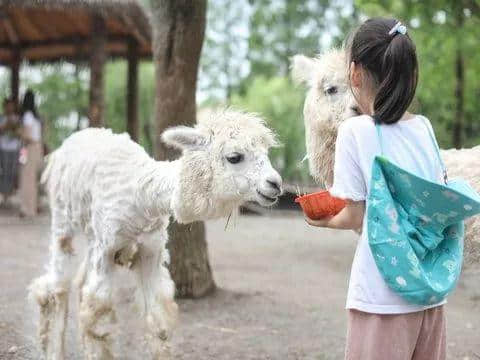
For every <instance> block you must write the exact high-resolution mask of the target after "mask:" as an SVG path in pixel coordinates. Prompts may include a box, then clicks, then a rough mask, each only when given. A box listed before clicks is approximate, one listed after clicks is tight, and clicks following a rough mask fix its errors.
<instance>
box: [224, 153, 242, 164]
mask: <svg viewBox="0 0 480 360" xmlns="http://www.w3.org/2000/svg"><path fill="white" fill-rule="evenodd" d="M227 160H228V162H229V163H230V164H238V163H239V162H241V161H242V160H243V155H242V154H239V153H233V154H230V155H228V156H227Z"/></svg>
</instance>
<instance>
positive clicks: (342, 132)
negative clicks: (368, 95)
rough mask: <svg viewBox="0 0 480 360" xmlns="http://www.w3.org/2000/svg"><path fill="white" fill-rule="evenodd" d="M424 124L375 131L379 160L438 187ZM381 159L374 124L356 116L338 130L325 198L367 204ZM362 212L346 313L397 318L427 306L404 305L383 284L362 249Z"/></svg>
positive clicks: (414, 121) (420, 120) (416, 121)
mask: <svg viewBox="0 0 480 360" xmlns="http://www.w3.org/2000/svg"><path fill="white" fill-rule="evenodd" d="M425 124H426V125H427V126H428V127H430V130H431V131H432V133H433V129H432V126H431V124H430V122H429V121H428V119H426V118H425V117H423V116H420V115H415V116H414V117H413V118H411V119H409V120H402V121H399V122H397V123H395V124H393V125H381V134H382V143H383V151H384V155H385V156H386V157H387V158H388V159H389V160H390V161H392V162H394V163H396V164H397V165H399V166H401V167H402V168H404V169H405V170H407V171H409V172H411V173H413V174H416V175H418V176H421V177H422V178H424V179H428V180H430V181H437V182H440V181H441V179H442V178H443V170H442V167H441V165H440V163H439V161H438V157H437V153H436V149H435V147H434V145H433V143H432V140H431V138H430V135H429V133H428V130H427V126H425ZM380 153H381V150H380V143H379V140H378V136H377V130H376V129H375V123H374V121H373V119H372V118H371V117H370V116H367V115H362V116H356V117H353V118H350V119H348V120H346V121H345V122H343V123H342V124H341V125H340V127H339V129H338V136H337V142H336V150H335V167H334V181H333V186H332V188H331V189H330V193H331V194H332V195H334V196H337V197H340V198H344V199H350V200H354V201H360V200H365V201H368V200H367V198H368V193H369V189H370V177H371V171H372V165H373V160H374V158H375V156H376V155H379V154H380ZM366 216H367V214H366V212H365V216H364V219H363V227H362V235H361V236H360V240H359V242H358V244H357V249H356V252H355V257H354V259H353V264H352V270H351V274H350V283H349V287H348V295H347V305H346V307H347V309H356V310H360V311H364V312H368V313H376V314H401V313H409V312H415V311H421V310H425V309H427V308H429V307H435V306H438V305H441V304H443V303H444V302H445V301H443V302H441V303H439V304H434V305H430V306H420V305H413V304H410V303H408V302H407V301H406V300H404V299H403V298H401V297H400V296H399V295H397V294H396V293H394V292H393V291H392V290H390V288H389V287H388V285H387V283H386V282H385V281H384V280H383V278H382V275H381V274H380V272H379V271H378V269H377V265H376V264H375V260H374V259H373V256H372V253H371V250H370V246H369V245H368V238H367V234H368V229H367V221H366Z"/></svg>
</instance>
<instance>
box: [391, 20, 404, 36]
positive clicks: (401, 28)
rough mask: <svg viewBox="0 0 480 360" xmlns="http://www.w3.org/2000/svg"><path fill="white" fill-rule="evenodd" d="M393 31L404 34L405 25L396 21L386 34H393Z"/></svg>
mask: <svg viewBox="0 0 480 360" xmlns="http://www.w3.org/2000/svg"><path fill="white" fill-rule="evenodd" d="M395 33H399V34H402V35H405V34H406V33H407V27H406V26H405V25H403V24H402V23H401V22H400V21H398V22H397V23H396V24H395V25H394V26H393V27H392V29H391V30H390V31H389V32H388V35H395Z"/></svg>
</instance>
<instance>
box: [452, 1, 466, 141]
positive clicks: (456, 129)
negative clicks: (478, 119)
mask: <svg viewBox="0 0 480 360" xmlns="http://www.w3.org/2000/svg"><path fill="white" fill-rule="evenodd" d="M463 22H464V15H463V7H459V9H458V10H457V14H456V23H457V33H458V34H459V35H460V36H458V39H457V50H456V55H455V77H456V85H455V99H456V104H455V123H454V126H453V146H454V147H455V148H456V149H461V148H462V146H463V133H464V129H463V127H464V124H463V122H464V119H463V118H464V116H465V113H464V96H463V95H464V88H465V76H464V73H465V71H464V67H465V64H464V61H463V48H462V33H463V32H462V29H463Z"/></svg>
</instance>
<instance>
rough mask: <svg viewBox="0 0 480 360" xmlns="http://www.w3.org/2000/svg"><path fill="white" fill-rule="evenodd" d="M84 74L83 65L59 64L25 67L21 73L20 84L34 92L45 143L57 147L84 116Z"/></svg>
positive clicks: (85, 83)
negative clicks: (42, 122)
mask: <svg viewBox="0 0 480 360" xmlns="http://www.w3.org/2000/svg"><path fill="white" fill-rule="evenodd" d="M87 75H88V74H87V72H86V71H85V69H83V68H80V67H76V66H73V65H61V64H58V65H50V66H42V67H33V68H28V69H27V71H26V72H23V73H22V80H23V81H22V82H23V84H24V85H25V87H26V88H31V89H32V90H33V91H34V92H35V94H36V101H37V106H38V111H39V114H40V116H41V118H42V119H43V121H44V125H45V128H46V131H45V135H46V139H45V141H46V143H47V144H48V145H49V147H51V148H55V147H58V146H59V145H60V144H61V142H62V140H63V139H64V138H65V137H66V136H68V135H70V134H71V133H72V132H73V131H74V130H76V129H77V128H78V127H79V122H80V121H81V119H82V118H84V117H85V116H86V113H87V109H88V108H87V104H88V81H86V80H87Z"/></svg>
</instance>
